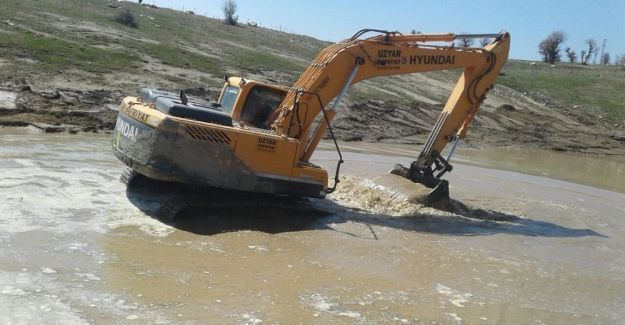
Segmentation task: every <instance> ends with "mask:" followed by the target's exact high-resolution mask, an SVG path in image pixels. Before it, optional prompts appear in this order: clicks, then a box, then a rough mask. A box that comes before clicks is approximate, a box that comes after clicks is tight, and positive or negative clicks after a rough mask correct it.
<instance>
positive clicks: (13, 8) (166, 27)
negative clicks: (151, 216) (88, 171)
mask: <svg viewBox="0 0 625 325" xmlns="http://www.w3.org/2000/svg"><path fill="white" fill-rule="evenodd" d="M3 3H5V4H3V6H2V7H0V68H1V69H0V124H2V125H25V124H27V123H33V122H34V123H43V124H41V125H44V128H45V129H47V130H49V131H63V130H70V131H71V132H78V131H96V130H110V129H111V128H112V127H113V126H114V120H115V115H116V112H115V109H116V107H117V105H118V103H119V101H120V99H121V98H122V97H123V96H124V95H128V94H134V93H136V92H137V91H138V89H140V88H143V87H156V88H164V89H172V90H180V89H186V90H187V92H189V93H191V94H193V95H196V96H201V97H204V98H208V99H214V98H215V97H216V96H217V95H218V91H219V89H220V87H221V83H222V80H223V79H222V77H223V75H224V74H229V75H242V76H244V77H247V78H252V79H260V80H265V81H271V82H276V83H283V84H287V85H288V84H291V83H292V82H294V81H295V80H296V79H297V76H298V75H299V73H301V72H302V71H303V70H304V69H305V67H306V66H307V64H308V63H309V62H310V61H311V60H312V59H313V58H314V56H315V55H316V54H317V52H318V51H319V50H320V49H322V48H323V47H325V46H327V45H328V43H326V42H322V41H319V40H316V39H314V38H311V37H306V36H301V35H292V34H286V33H283V32H277V31H274V30H270V29H265V28H261V27H251V26H247V25H240V26H227V25H225V24H223V23H222V22H221V21H219V20H214V19H210V18H206V17H203V16H198V15H194V14H192V13H184V12H179V11H174V10H170V9H164V8H152V7H150V6H145V5H143V6H140V5H138V4H136V3H134V2H118V1H98V0H68V1H61V0H39V1H32V0H31V1H15V0H5V1H3ZM126 9H129V10H130V11H131V12H132V13H133V14H134V15H135V17H136V18H137V21H138V25H139V28H137V29H135V28H131V27H128V26H125V25H122V24H120V23H117V22H115V21H114V17H115V16H116V15H118V14H119V13H120V12H122V11H124V10H126ZM353 32H355V31H345V36H346V37H348V36H350V35H351V34H352V33H353ZM512 37H513V45H512V46H514V35H512ZM458 74H459V72H458V71H444V72H437V73H427V74H419V75H409V76H399V77H393V78H386V79H376V80H371V81H367V82H363V83H361V84H358V85H355V86H353V87H352V89H351V90H350V92H349V93H348V95H349V96H348V98H347V100H346V101H345V102H344V103H343V105H342V106H341V107H340V109H339V115H338V116H337V118H336V120H335V127H336V129H337V136H339V137H340V138H341V139H343V140H364V141H385V142H402V143H420V142H422V141H423V139H424V137H425V136H426V135H427V132H428V129H429V128H430V127H431V125H432V124H433V122H434V120H435V118H436V116H437V114H438V112H439V111H440V110H441V108H442V105H443V104H444V102H445V100H446V97H447V96H448V95H449V93H450V92H451V89H452V87H453V83H454V82H455V78H457V76H458ZM624 77H625V72H624V71H617V70H616V69H615V67H607V68H603V67H594V66H592V67H586V66H584V67H582V66H577V65H558V66H557V67H555V68H551V67H550V66H547V65H542V64H537V65H531V64H530V63H529V62H523V61H511V62H509V64H508V65H507V66H506V68H505V75H503V76H501V78H500V81H499V83H498V85H497V87H496V88H495V89H494V90H493V91H492V92H491V93H490V95H489V97H488V99H487V100H486V102H485V103H484V105H483V109H482V112H480V114H478V117H477V120H476V122H475V124H474V127H473V128H472V129H471V131H470V132H469V138H468V141H469V142H470V143H472V144H473V145H488V146H503V145H506V146H507V145H510V146H526V147H540V148H546V149H554V150H571V151H581V152H591V153H595V152H596V153H621V152H623V151H625V149H623V144H624V142H625V134H624V132H625V94H624V93H623V92H622V89H625V78H624Z"/></svg>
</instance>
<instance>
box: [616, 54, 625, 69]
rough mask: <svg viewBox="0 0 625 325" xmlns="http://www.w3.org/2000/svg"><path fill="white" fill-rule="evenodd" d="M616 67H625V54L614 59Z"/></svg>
mask: <svg viewBox="0 0 625 325" xmlns="http://www.w3.org/2000/svg"><path fill="white" fill-rule="evenodd" d="M615 61H616V65H620V66H621V67H625V54H623V55H621V56H618V55H617V57H616V60H615Z"/></svg>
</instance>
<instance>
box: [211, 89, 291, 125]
mask: <svg viewBox="0 0 625 325" xmlns="http://www.w3.org/2000/svg"><path fill="white" fill-rule="evenodd" d="M286 94H287V89H285V88H284V87H281V86H277V85H271V84H267V83H262V82H259V81H254V80H247V79H244V78H239V77H226V83H225V84H224V87H223V89H222V91H221V95H220V96H219V101H218V102H219V104H220V105H221V108H222V110H223V111H224V112H226V113H228V114H230V115H231V116H232V119H233V120H234V121H237V122H239V123H242V124H243V125H246V126H248V127H254V128H259V129H266V130H269V129H270V128H271V123H272V122H273V121H272V118H273V117H275V115H274V112H275V111H276V110H277V109H278V107H279V105H280V103H281V102H282V101H283V100H284V97H285V96H286Z"/></svg>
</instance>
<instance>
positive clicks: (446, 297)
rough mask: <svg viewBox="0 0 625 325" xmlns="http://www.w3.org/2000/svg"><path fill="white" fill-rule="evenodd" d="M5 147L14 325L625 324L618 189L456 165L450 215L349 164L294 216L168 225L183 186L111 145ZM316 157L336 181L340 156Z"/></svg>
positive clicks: (74, 139) (223, 217)
mask: <svg viewBox="0 0 625 325" xmlns="http://www.w3.org/2000/svg"><path fill="white" fill-rule="evenodd" d="M0 142H1V144H2V145H1V146H0V169H1V170H2V171H3V173H2V177H1V178H0V202H2V203H1V204H0V245H2V247H3V249H2V250H0V322H2V323H45V322H51V323H64V324H81V323H98V322H109V323H110V322H114V323H129V324H132V323H138V324H141V323H157V324H170V323H183V322H184V323H190V324H205V323H220V324H261V323H262V324H274V323H282V324H299V323H304V324H322V323H338V324H423V323H439V324H455V323H458V324H461V323H468V324H502V323H504V324H505V323H508V324H518V323H535V324H552V323H562V324H605V323H620V322H622V321H623V319H624V317H625V312H624V310H625V294H623V293H624V292H625V280H624V279H625V253H624V252H625V226H623V222H622V218H623V216H624V215H625V203H624V202H625V194H622V193H618V192H612V191H609V190H605V189H601V188H597V187H589V186H585V185H579V184H575V183H570V182H566V181H561V180H554V179H549V178H544V177H538V176H530V175H524V174H519V173H515V172H511V171H502V170H496V169H491V168H483V167H478V166H470V165H464V164H456V166H455V167H456V168H455V169H454V172H453V173H451V174H450V175H449V181H450V184H451V188H450V191H451V196H452V198H453V199H454V201H453V202H452V206H451V208H450V209H448V211H442V210H436V209H432V208H428V207H424V206H421V205H415V204H407V203H406V202H404V200H403V199H402V198H401V197H400V196H398V195H396V193H392V192H390V191H389V190H388V189H387V188H384V187H381V186H378V185H376V183H375V180H376V178H377V177H379V176H380V175H383V174H384V173H385V172H386V171H387V170H388V169H390V168H391V167H392V166H393V164H394V163H397V162H399V163H403V164H406V163H407V162H408V161H409V159H408V158H402V157H390V156H388V155H379V154H371V153H366V154H365V153H346V154H345V159H346V164H345V166H344V167H343V169H342V170H344V171H345V174H346V176H345V177H344V178H342V182H341V183H340V184H339V187H338V190H337V192H336V193H334V194H332V195H330V196H329V197H328V198H327V199H325V200H316V199H311V200H306V202H304V203H301V204H298V206H299V207H301V206H302V205H305V206H306V207H307V208H310V209H305V210H302V209H299V210H298V209H294V210H291V211H290V212H289V210H286V212H284V211H285V210H278V211H279V212H280V213H278V212H276V210H271V209H265V210H254V209H251V210H250V209H247V210H244V211H242V212H236V211H234V212H233V211H226V212H222V211H215V210H206V209H189V210H185V211H184V212H182V213H181V215H180V217H179V218H176V219H174V220H163V219H159V215H158V211H159V210H160V209H161V205H162V203H163V202H165V201H167V199H169V198H171V197H172V196H175V195H178V194H180V189H179V188H177V187H175V186H172V187H165V188H164V189H160V190H158V191H156V190H154V188H148V189H146V188H140V187H139V188H130V189H127V188H126V187H125V185H124V184H122V183H120V182H119V181H118V178H119V175H120V173H121V171H122V168H123V166H122V165H121V163H120V162H118V161H117V160H116V159H115V158H114V157H113V156H112V153H111V149H110V138H109V137H107V136H101V135H83V136H80V137H78V136H75V135H69V134H52V135H50V134H42V133H38V132H35V131H34V130H33V129H28V128H22V129H15V128H10V129H0ZM313 159H314V161H315V162H316V163H319V164H323V165H327V166H328V168H330V167H332V166H334V163H335V162H334V160H335V154H334V153H332V152H325V151H320V152H318V153H317V154H316V155H315V156H314V157H313ZM213 199H214V198H213ZM226 199H230V200H232V201H234V202H236V201H237V199H240V198H239V197H237V196H234V195H233V197H230V198H222V200H226ZM206 200H211V198H210V197H207V198H206ZM304 211H312V212H310V213H305V212H304Z"/></svg>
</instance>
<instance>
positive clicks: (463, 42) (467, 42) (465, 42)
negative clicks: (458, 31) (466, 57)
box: [458, 38, 473, 47]
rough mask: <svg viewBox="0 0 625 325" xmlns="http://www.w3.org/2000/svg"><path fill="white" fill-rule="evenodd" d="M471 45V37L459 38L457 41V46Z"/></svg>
mask: <svg viewBox="0 0 625 325" xmlns="http://www.w3.org/2000/svg"><path fill="white" fill-rule="evenodd" d="M471 45H473V39H472V38H461V39H460V40H459V41H458V46H460V47H471Z"/></svg>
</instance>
